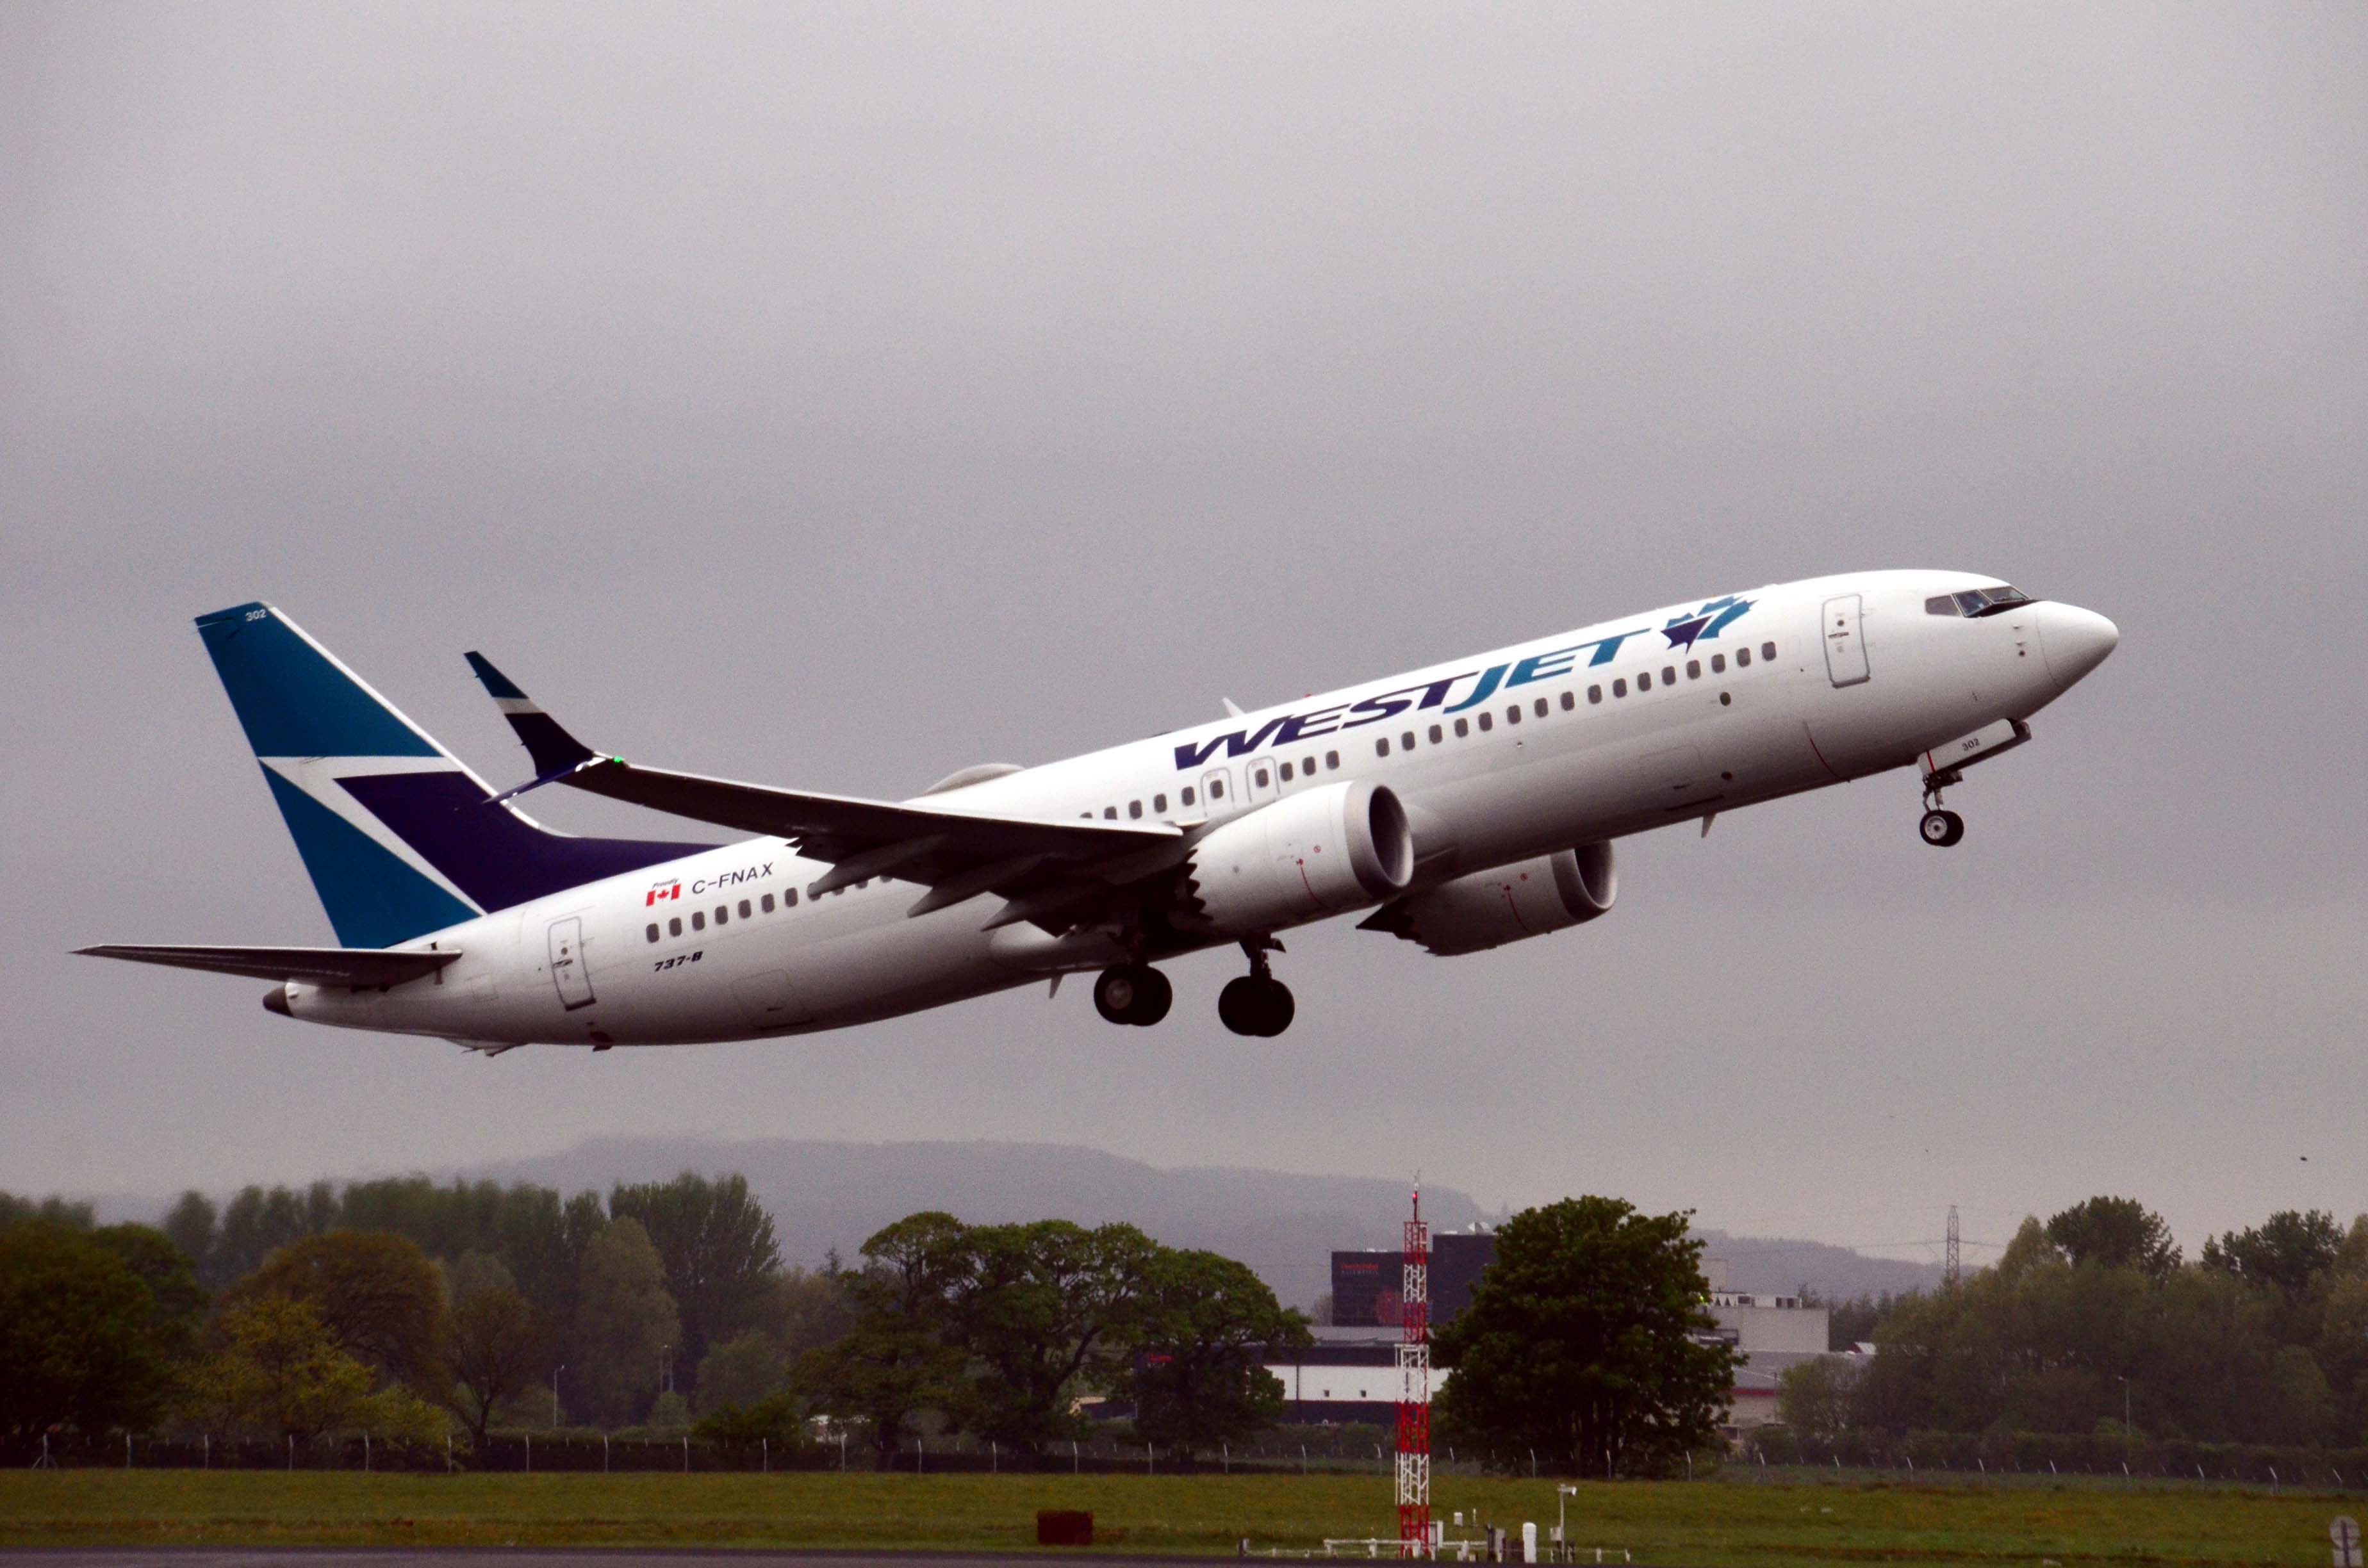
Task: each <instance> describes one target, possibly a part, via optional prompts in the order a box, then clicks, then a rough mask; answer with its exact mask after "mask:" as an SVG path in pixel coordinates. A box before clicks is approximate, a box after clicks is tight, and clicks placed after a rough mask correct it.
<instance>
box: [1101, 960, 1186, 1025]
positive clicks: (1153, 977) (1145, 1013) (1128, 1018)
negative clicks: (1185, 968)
mask: <svg viewBox="0 0 2368 1568" xmlns="http://www.w3.org/2000/svg"><path fill="white" fill-rule="evenodd" d="M1175 1000H1176V988H1175V987H1174V986H1172V985H1170V984H1168V983H1167V976H1166V975H1164V974H1162V973H1160V972H1159V971H1157V970H1156V969H1154V968H1152V967H1151V966H1150V965H1149V964H1147V963H1122V964H1116V965H1113V966H1112V967H1110V968H1109V969H1106V970H1104V971H1102V972H1101V974H1100V976H1099V978H1098V979H1097V980H1095V982H1094V1009H1095V1011H1097V1012H1099V1013H1100V1014H1101V1016H1102V1017H1105V1018H1108V1019H1109V1020H1110V1022H1111V1023H1114V1024H1135V1025H1138V1026H1140V1027H1142V1028H1150V1027H1151V1026H1152V1025H1153V1024H1156V1023H1157V1022H1158V1021H1159V1020H1160V1019H1162V1018H1164V1017H1167V1009H1168V1007H1169V1006H1170V1005H1172V1004H1173V1003H1174V1002H1175Z"/></svg>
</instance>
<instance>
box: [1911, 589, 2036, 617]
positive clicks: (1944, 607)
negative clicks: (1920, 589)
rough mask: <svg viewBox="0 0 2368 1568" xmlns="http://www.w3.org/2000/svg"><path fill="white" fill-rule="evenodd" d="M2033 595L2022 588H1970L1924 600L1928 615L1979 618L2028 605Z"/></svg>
mask: <svg viewBox="0 0 2368 1568" xmlns="http://www.w3.org/2000/svg"><path fill="white" fill-rule="evenodd" d="M2030 602H2031V596H2030V595H2029V594H2026V593H2024V592H2023V591H2022V590H2021V588H2008V587H1997V588H1968V589H1966V590H1965V591H1964V593H1962V594H1937V595H1935V596H1934V597H1931V598H1929V599H1926V600H1925V601H1924V613H1925V614H1927V615H1962V616H1965V617H1968V618H1978V617H1980V616H1985V615H1996V614H1998V611H2000V610H2002V609H2012V608H2014V607H2015V606H2017V605H2027V604H2029V603H2030Z"/></svg>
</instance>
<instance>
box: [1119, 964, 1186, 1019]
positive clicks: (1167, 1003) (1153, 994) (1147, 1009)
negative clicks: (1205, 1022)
mask: <svg viewBox="0 0 2368 1568" xmlns="http://www.w3.org/2000/svg"><path fill="white" fill-rule="evenodd" d="M1134 982H1135V991H1134V1006H1133V1007H1131V1008H1129V1009H1128V1010H1127V1015H1126V1021H1127V1022H1128V1023H1130V1024H1133V1025H1134V1026H1135V1027H1137V1028H1146V1029H1147V1028H1150V1027H1151V1026H1152V1025H1154V1024H1156V1023H1157V1022H1158V1021H1159V1020H1160V1019H1162V1018H1164V1017H1167V1009H1168V1008H1170V1007H1172V1006H1175V1005H1176V987H1174V986H1173V985H1170V984H1169V983H1167V976H1166V975H1164V974H1162V973H1160V972H1159V971H1157V970H1156V969H1154V968H1152V967H1151V966H1150V965H1149V964H1143V965H1141V966H1139V967H1138V968H1137V969H1136V970H1135V971H1134Z"/></svg>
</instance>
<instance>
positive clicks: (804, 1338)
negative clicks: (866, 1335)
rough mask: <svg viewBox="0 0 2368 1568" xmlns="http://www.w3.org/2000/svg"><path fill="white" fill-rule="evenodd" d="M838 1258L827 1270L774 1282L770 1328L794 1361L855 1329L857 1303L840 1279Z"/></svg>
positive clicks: (791, 1272)
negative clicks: (849, 1295)
mask: <svg viewBox="0 0 2368 1568" xmlns="http://www.w3.org/2000/svg"><path fill="white" fill-rule="evenodd" d="M839 1275H840V1268H839V1262H838V1257H837V1254H833V1255H832V1256H831V1259H830V1265H829V1267H826V1268H820V1269H812V1270H809V1269H803V1268H791V1269H788V1270H785V1271H784V1272H783V1273H782V1275H781V1277H780V1278H778V1279H776V1280H775V1281H773V1306H772V1312H771V1314H770V1327H771V1329H772V1331H773V1334H774V1335H775V1337H777V1338H778V1339H779V1340H780V1343H781V1350H782V1353H783V1354H785V1355H786V1356H788V1357H789V1358H790V1359H791V1360H792V1361H794V1360H796V1359H797V1358H799V1357H801V1356H803V1355H804V1354H805V1353H806V1352H807V1351H809V1350H813V1349H815V1348H818V1347H819V1346H825V1345H828V1344H829V1343H831V1341H833V1340H835V1339H838V1338H842V1337H844V1336H845V1335H846V1334H847V1333H848V1330H850V1329H852V1328H853V1327H854V1326H855V1302H854V1301H853V1300H851V1299H850V1298H849V1297H848V1293H847V1287H846V1285H845V1284H844V1283H842V1282H841V1280H840V1278H839Z"/></svg>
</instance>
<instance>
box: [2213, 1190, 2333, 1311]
mask: <svg viewBox="0 0 2368 1568" xmlns="http://www.w3.org/2000/svg"><path fill="white" fill-rule="evenodd" d="M2343 1241H2344V1236H2343V1233H2342V1232H2341V1231H2340V1230H2339V1229H2337V1228H2336V1223H2335V1216H2334V1215H2332V1214H2329V1213H2328V1212H2327V1211H2326V1210H2323V1209H2313V1210H2309V1211H2308V1212H2307V1213H2305V1212H2301V1211H2299V1210H2293V1209H2286V1210H2280V1211H2279V1212H2277V1213H2275V1214H2272V1215H2271V1216H2270V1217H2269V1218H2268V1219H2267V1220H2266V1221H2262V1222H2261V1223H2260V1224H2259V1225H2256V1226H2253V1227H2251V1228H2249V1229H2247V1230H2242V1231H2227V1232H2224V1233H2222V1234H2220V1235H2219V1236H2216V1237H2214V1239H2212V1240H2210V1241H2207V1242H2205V1243H2204V1244H2203V1266H2204V1267H2206V1268H2217V1269H2220V1270H2222V1271H2223V1272H2225V1273H2228V1274H2233V1275H2235V1276H2236V1277H2237V1278H2239V1279H2242V1280H2245V1281H2246V1282H2247V1283H2248V1284H2253V1285H2260V1286H2262V1287H2264V1288H2266V1289H2269V1290H2275V1291H2277V1292H2278V1293H2279V1294H2280V1295H2281V1296H2283V1297H2284V1298H2285V1300H2286V1301H2289V1302H2293V1301H2300V1300H2301V1299H2302V1298H2303V1296H2304V1295H2305V1293H2306V1292H2307V1291H2308V1290H2310V1288H2311V1285H2312V1284H2313V1283H2314V1282H2315V1281H2316V1280H2317V1278H2318V1277H2319V1276H2320V1275H2322V1274H2324V1273H2326V1272H2327V1271H2328V1269H2330V1268H2332V1267H2335V1260H2336V1256H2337V1255H2338V1254H2339V1253H2340V1252H2341V1251H2342V1249H2343Z"/></svg>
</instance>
